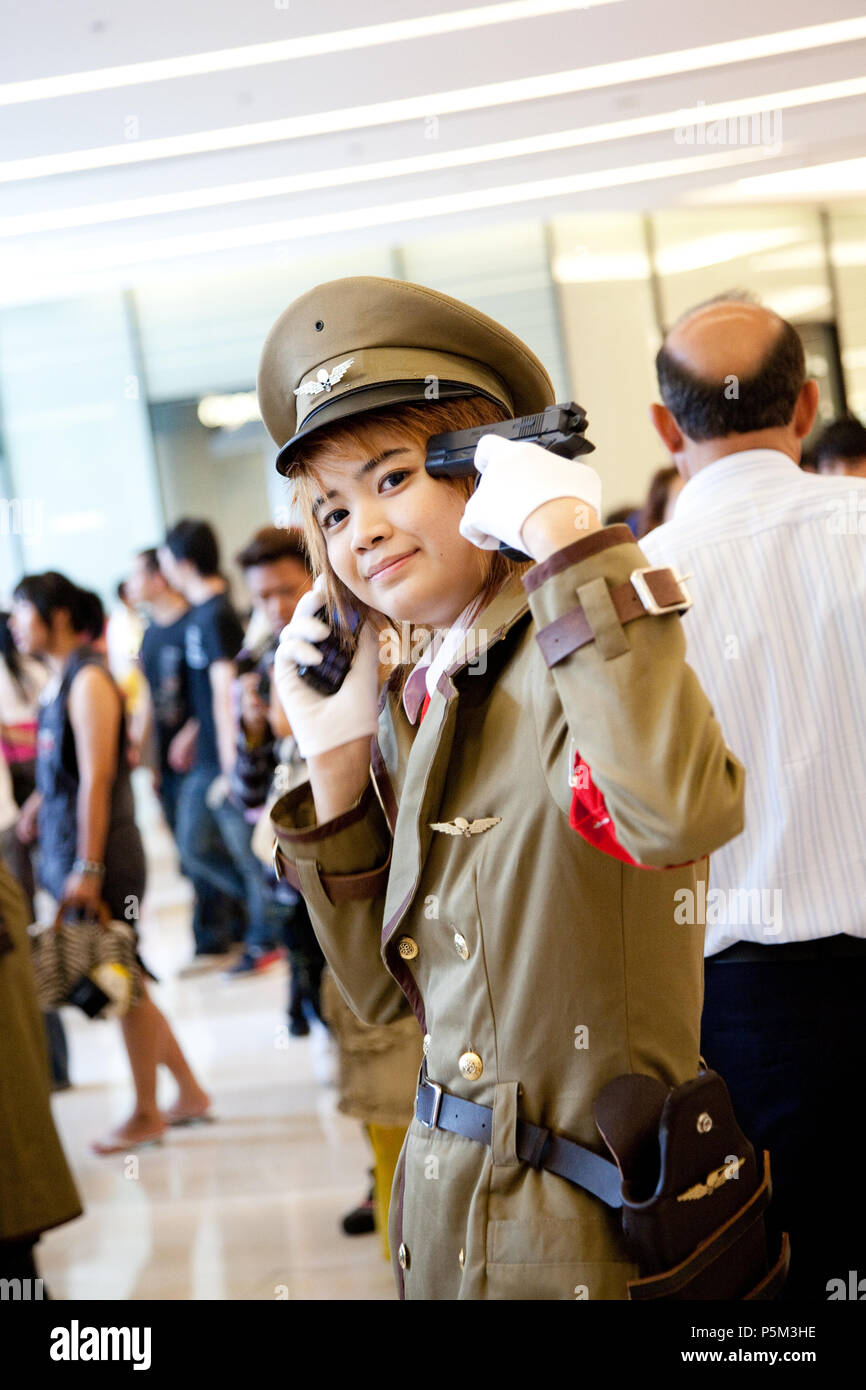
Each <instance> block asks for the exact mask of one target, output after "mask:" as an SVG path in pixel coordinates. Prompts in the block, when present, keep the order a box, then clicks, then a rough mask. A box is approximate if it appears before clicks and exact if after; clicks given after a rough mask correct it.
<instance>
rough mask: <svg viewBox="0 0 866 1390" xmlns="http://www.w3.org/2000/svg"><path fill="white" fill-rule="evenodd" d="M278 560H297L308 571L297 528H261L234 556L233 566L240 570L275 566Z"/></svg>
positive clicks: (302, 543)
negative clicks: (258, 566) (237, 566)
mask: <svg viewBox="0 0 866 1390" xmlns="http://www.w3.org/2000/svg"><path fill="white" fill-rule="evenodd" d="M279 560H298V561H299V562H300V564H302V565H303V566H304V569H306V570H309V569H310V557H309V555H308V553H307V547H306V545H305V543H304V533H303V531H302V530H301V529H300V527H299V526H263V527H262V529H261V530H260V531H256V534H255V535H254V536H253V538H252V540H250V541H248V542H247V544H246V545H245V546H244V548H243V550H239V551H238V553H237V555H236V556H235V564H236V565H239V566H240V568H241V569H242V570H251V569H255V567H256V566H257V565H275V564H276V563H277V561H279Z"/></svg>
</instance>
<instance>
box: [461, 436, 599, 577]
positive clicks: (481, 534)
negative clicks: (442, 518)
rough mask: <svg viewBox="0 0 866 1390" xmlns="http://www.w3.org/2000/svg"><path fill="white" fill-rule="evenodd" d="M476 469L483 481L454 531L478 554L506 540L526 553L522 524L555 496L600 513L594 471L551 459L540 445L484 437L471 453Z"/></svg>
mask: <svg viewBox="0 0 866 1390" xmlns="http://www.w3.org/2000/svg"><path fill="white" fill-rule="evenodd" d="M475 467H476V468H477V469H478V471H479V473H480V474H481V479H480V481H479V483H478V486H477V487H476V489H475V491H474V493H473V494H472V496H471V497H470V499H469V501H468V502H467V504H466V509H465V511H464V513H463V517H462V519H461V522H460V526H459V528H458V529H459V531H460V534H461V536H465V537H466V539H467V540H468V541H471V542H472V544H473V545H477V546H478V547H479V548H480V549H481V550H498V549H499V542H500V541H505V543H506V545H510V546H511V547H512V548H513V549H514V550H522V551H523V552H524V554H525V553H526V546H525V544H524V542H523V540H522V538H521V534H520V533H521V531H522V530H523V526H524V523H525V522H526V519H527V518H528V517H529V516H531V514H532V513H533V512H534V511H535V510H536V508H537V507H542V506H544V503H545V502H553V501H555V499H556V498H558V497H574V498H576V499H577V500H579V501H581V502H585V503H586V504H587V505H588V506H590V507H592V508H593V510H594V511H595V512H597V513H599V515H600V514H601V479H600V478H599V476H598V474H597V473H596V471H595V469H594V468H590V467H589V466H588V464H585V463H579V462H578V460H577V459H566V458H562V457H560V455H559V454H551V453H550V452H549V450H547V449H542V447H541V445H540V444H521V443H518V442H517V441H516V440H514V439H503V438H502V436H501V435H499V434H484V435H482V436H481V438H480V439H479V441H478V447H477V448H476V450H475Z"/></svg>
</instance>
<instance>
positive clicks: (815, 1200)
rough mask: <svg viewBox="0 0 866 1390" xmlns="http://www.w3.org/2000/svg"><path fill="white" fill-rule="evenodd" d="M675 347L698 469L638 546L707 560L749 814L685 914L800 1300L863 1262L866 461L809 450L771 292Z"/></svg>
mask: <svg viewBox="0 0 866 1390" xmlns="http://www.w3.org/2000/svg"><path fill="white" fill-rule="evenodd" d="M656 365H657V371H658V381H659V389H660V393H661V398H662V401H661V403H660V404H655V405H653V406H652V407H651V414H652V420H653V423H654V425H655V427H656V430H657V431H658V433H659V435H660V437H661V439H662V441H663V443H664V444H665V446H666V447H667V449H668V452H669V453H670V455H671V458H672V460H673V462H674V463H675V465H676V467H677V468H678V470H679V472H680V473H681V475H682V476H683V478H684V479H685V486H684V487H683V490H682V492H681V493H680V495H679V497H678V499H677V502H676V506H675V509H674V514H673V517H672V518H671V520H670V521H668V522H667V523H666V524H665V525H663V526H661V527H659V528H658V529H657V530H656V531H653V532H652V533H651V534H650V535H648V536H646V537H645V538H644V540H643V541H642V542H641V545H642V547H643V549H644V552H645V554H646V555H647V557H648V558H649V560H651V561H652V562H653V563H654V564H659V565H668V564H671V565H674V566H676V567H677V568H678V570H679V572H680V573H688V572H691V573H692V575H693V578H692V580H691V583H690V588H691V592H692V596H693V598H694V606H693V608H692V609H691V611H690V612H689V613H687V614H686V615H685V617H684V619H683V632H684V634H685V637H686V642H687V647H688V660H689V664H690V665H691V666H693V667H694V669H695V670H696V671H697V674H698V676H699V678H700V680H701V683H702V685H703V686H704V689H705V690H706V691H707V693H708V694H709V696H710V699H711V700H712V702H713V705H714V708H715V713H716V716H717V718H718V719H719V721H720V723H721V726H722V728H723V729H724V731H725V735H726V738H727V741H728V744H729V746H730V748H731V749H732V750H733V752H734V753H736V754H737V756H738V757H739V758H740V759H741V761H742V762H743V763H744V764H745V767H746V829H745V831H744V832H743V834H742V835H740V836H738V837H737V839H736V840H733V841H731V842H730V843H729V844H727V845H725V846H724V847H723V848H722V849H721V850H719V851H718V852H717V853H716V854H714V855H713V857H712V862H711V865H710V889H709V891H708V894H707V902H706V904H700V903H699V904H692V905H690V904H687V903H686V904H678V905H677V908H676V910H675V912H674V922H675V924H688V923H689V922H690V921H691V922H694V923H695V924H696V925H699V924H700V922H701V921H702V920H703V919H704V918H705V920H706V947H705V950H706V956H707V959H706V969H705V1000H704V1016H703V1026H702V1049H703V1055H704V1057H705V1058H706V1060H707V1062H708V1063H709V1065H710V1066H711V1067H714V1068H715V1069H716V1070H718V1071H719V1072H721V1074H722V1075H723V1076H724V1077H725V1079H726V1080H727V1082H728V1085H729V1087H730V1090H731V1094H732V1097H733V1101H734V1107H735V1109H736V1112H737V1115H738V1118H739V1120H740V1123H741V1125H742V1126H743V1129H744V1130H745V1132H746V1133H747V1134H748V1135H749V1137H750V1139H752V1141H753V1142H754V1143H755V1144H756V1145H757V1146H759V1147H760V1146H763V1147H765V1148H768V1149H769V1150H770V1153H771V1159H772V1168H773V1186H774V1192H775V1197H774V1211H773V1213H772V1216H773V1220H774V1222H775V1224H776V1227H777V1230H779V1229H786V1230H787V1231H789V1233H790V1237H791V1246H792V1260H791V1275H790V1279H789V1281H788V1286H787V1290H786V1298H788V1299H790V1300H791V1301H815V1300H817V1301H825V1300H827V1299H829V1298H834V1297H840V1298H841V1297H846V1296H847V1295H846V1293H845V1292H840V1291H839V1290H840V1289H842V1288H843V1287H844V1288H845V1289H846V1290H847V1289H848V1288H849V1286H850V1283H849V1273H850V1271H852V1270H859V1271H860V1274H862V1275H866V1222H864V1211H866V1204H864V1202H863V1200H862V1198H861V1197H860V1195H859V1181H858V1179H859V1173H860V1168H861V1164H860V1161H859V1149H857V1148H855V1139H854V1134H853V1130H852V1127H851V1119H852V1116H854V1115H856V1116H857V1118H859V1106H860V1100H859V1097H860V1095H861V1093H862V1089H863V1075H864V1061H866V1058H864V1052H866V1048H864V1043H863V1022H862V1020H863V1007H864V1000H866V940H864V934H866V701H864V699H863V686H864V681H863V676H864V665H866V663H864V645H866V637H864V634H866V627H864V620H863V615H864V613H866V480H857V479H853V478H826V477H817V476H815V475H814V474H807V473H803V472H802V471H801V470H800V469H799V467H798V462H799V458H800V451H801V445H802V441H803V439H804V438H805V436H806V435H807V434H808V433H809V431H810V429H811V427H812V423H813V421H814V418H815V412H816V408H817V401H818V389H817V386H816V385H815V383H814V381H809V380H807V378H806V371H805V362H804V356H803V349H802V346H801V344H800V340H799V338H798V336H797V333H796V332H795V330H794V329H793V328H792V326H791V325H790V324H789V323H786V322H785V320H784V319H781V318H779V316H778V315H777V314H774V313H771V312H770V311H769V310H768V309H765V308H762V307H761V306H760V305H758V304H756V303H752V302H744V301H743V300H740V299H738V298H735V297H731V298H722V299H720V300H716V301H713V302H711V303H707V304H704V305H701V306H699V307H698V308H696V309H693V310H691V311H690V312H689V313H688V314H686V315H684V317H683V318H682V319H680V320H679V322H678V323H677V324H676V325H675V326H674V328H673V329H672V330H671V332H670V333H669V334H668V336H667V338H666V339H665V342H664V345H663V346H662V348H661V350H660V352H659V354H658V358H657V360H656ZM675 929H676V928H675ZM855 1098H856V1099H855ZM849 1171H850V1172H851V1174H852V1176H855V1175H856V1177H855V1183H854V1184H853V1185H852V1186H851V1187H850V1188H849V1187H848V1184H847V1183H846V1181H845V1178H846V1176H847V1174H848V1172H849ZM849 1191H850V1194H851V1199H850V1200H846V1198H847V1196H848V1193H849ZM831 1195H832V1197H834V1198H835V1200H828V1199H830V1198H831Z"/></svg>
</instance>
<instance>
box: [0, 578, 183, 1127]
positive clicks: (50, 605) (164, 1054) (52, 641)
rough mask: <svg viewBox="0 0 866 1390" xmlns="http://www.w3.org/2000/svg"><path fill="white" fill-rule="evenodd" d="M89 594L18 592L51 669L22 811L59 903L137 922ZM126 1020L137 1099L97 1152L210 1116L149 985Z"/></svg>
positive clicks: (111, 706)
mask: <svg viewBox="0 0 866 1390" xmlns="http://www.w3.org/2000/svg"><path fill="white" fill-rule="evenodd" d="M94 600H95V595H92V594H89V593H87V592H86V591H84V590H82V589H79V588H78V587H77V585H75V584H73V583H72V582H71V581H70V580H69V579H67V578H66V577H65V576H64V575H62V574H57V573H55V572H51V571H49V572H48V573H45V574H40V575H30V576H27V577H25V578H24V579H22V580H21V582H20V583H19V584H18V586H17V588H16V590H15V593H14V601H13V609H12V618H11V626H12V631H13V634H14V637H15V643H16V646H17V647H18V649H19V650H20V651H22V652H24V653H26V654H29V655H31V656H43V657H45V658H47V660H48V663H49V666H50V667H51V668H52V669H53V672H54V674H55V678H56V686H55V688H54V689H53V691H52V692H51V696H50V698H49V699H48V701H47V703H45V704H44V705H43V708H42V710H41V713H40V720H39V736H38V742H37V756H36V791H35V793H34V796H33V799H32V800H31V802H30V803H28V804H27V805H26V806H25V807H24V808H23V812H22V814H23V817H24V819H25V821H26V820H27V819H30V820H32V819H33V815H34V806H35V805H36V804H37V803H38V836H39V846H40V866H41V870H40V877H41V881H42V883H43V885H44V886H45V887H46V888H47V889H48V891H49V892H50V893H52V895H53V896H54V897H55V898H56V899H57V901H58V903H59V904H60V905H61V906H62V907H63V908H64V909H66V910H67V911H69V910H75V909H79V910H80V911H81V913H82V914H83V915H86V916H87V917H90V918H93V917H95V916H97V915H98V914H99V911H100V908H101V905H102V904H105V906H107V908H108V911H109V913H110V915H111V917H112V918H115V919H117V920H120V921H127V922H134V921H135V920H136V919H137V918H138V915H139V909H140V904H141V899H142V896H143V894H144V888H145V860H144V849H143V846H142V842H141V836H140V834H139V831H138V827H137V826H136V824H135V818H134V804H133V796H132V786H131V783H130V778H129V765H128V760H127V735H126V725H125V720H124V717H123V702H122V697H121V695H120V691H119V690H118V688H117V686H116V685H115V683H114V680H113V679H112V677H111V675H110V674H109V672H108V670H107V667H106V665H105V660H104V658H103V657H102V656H101V655H99V654H98V653H97V652H95V651H94V650H93V646H92V645H91V644H92V640H93V636H94V633H93V608H94ZM142 968H143V967H142ZM121 1028H122V1031H123V1038H124V1042H125V1044H126V1050H127V1053H128V1056H129V1063H130V1067H131V1070H132V1076H133V1083H134V1086H135V1107H134V1110H133V1112H132V1115H131V1116H130V1117H129V1119H128V1120H126V1121H125V1122H124V1123H123V1124H121V1125H120V1126H118V1128H117V1129H115V1130H114V1131H113V1132H112V1133H111V1134H109V1135H108V1136H107V1137H106V1138H105V1139H102V1140H100V1141H98V1142H97V1143H95V1144H94V1145H93V1148H94V1150H95V1152H97V1153H100V1154H110V1153H128V1152H129V1151H130V1150H131V1149H134V1148H135V1147H136V1146H138V1145H140V1144H145V1143H151V1142H154V1141H156V1140H159V1139H160V1138H161V1136H162V1134H163V1133H164V1131H165V1128H166V1125H168V1124H172V1123H178V1122H180V1121H182V1120H189V1119H191V1118H197V1117H200V1116H203V1115H204V1114H206V1112H207V1110H208V1107H209V1104H210V1099H209V1097H208V1095H207V1094H206V1092H205V1091H204V1090H203V1089H202V1087H201V1086H200V1085H199V1084H198V1082H197V1080H196V1079H195V1077H194V1076H193V1074H192V1072H191V1070H190V1068H189V1065H188V1063H187V1061H186V1059H185V1057H184V1055H183V1053H182V1052H181V1049H180V1046H179V1045H178V1042H177V1040H176V1038H175V1036H174V1034H173V1033H172V1031H171V1028H170V1027H169V1025H168V1023H167V1021H166V1019H165V1018H164V1016H163V1015H162V1013H161V1012H160V1011H159V1009H158V1008H157V1007H156V1005H155V1004H154V1002H153V1000H152V999H151V998H150V996H149V994H148V993H147V990H146V988H145V987H144V984H143V982H142V992H141V998H140V999H139V1001H138V1002H137V1003H136V1004H135V1005H134V1006H133V1007H132V1008H130V1009H129V1011H128V1012H127V1013H126V1014H124V1016H123V1018H122V1019H121ZM160 1064H163V1065H165V1066H167V1067H168V1069H169V1071H170V1072H171V1073H172V1075H173V1076H174V1078H175V1080H176V1081H177V1084H178V1088H179V1093H178V1098H177V1101H176V1102H175V1105H174V1106H173V1107H172V1108H171V1110H169V1111H168V1112H167V1113H166V1114H163V1113H162V1112H160V1110H159V1109H158V1107H157V1103H156V1069H157V1066H158V1065H160Z"/></svg>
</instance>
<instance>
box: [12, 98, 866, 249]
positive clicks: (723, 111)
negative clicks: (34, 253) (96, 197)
mask: <svg viewBox="0 0 866 1390" xmlns="http://www.w3.org/2000/svg"><path fill="white" fill-rule="evenodd" d="M864 95H866V78H862V77H854V78H849V79H846V80H843V81H839V82H825V83H821V84H819V85H817V86H815V87H796V88H792V89H790V90H788V91H784V92H768V93H765V94H764V95H763V96H754V97H743V98H741V99H738V100H736V101H724V102H716V103H715V104H713V105H707V106H699V107H695V106H691V107H681V108H680V109H679V110H676V111H665V112H661V113H660V114H658V115H654V116H634V117H630V118H628V119H627V120H622V121H609V122H607V123H605V124H603V125H594V126H581V127H577V128H576V129H574V130H562V131H553V132H550V133H549V134H545V135H531V136H523V137H521V138H519V139H515V140H502V141H497V142H495V143H493V144H488V145H473V146H471V147H467V148H465V149H459V150H445V151H442V152H437V153H433V154H427V155H412V156H410V157H408V158H404V159H388V160H379V161H376V162H373V163H370V164H351V165H348V166H345V167H343V168H339V169H324V170H323V169H316V170H313V171H311V172H309V173H305V174H288V175H285V176H281V177H278V178H271V179H257V180H252V181H248V182H246V183H235V184H223V185H221V186H217V187H212V188H204V189H198V190H193V191H184V192H182V193H157V194H150V195H147V196H144V197H140V198H127V199H120V200H117V201H114V202H108V203H93V204H88V205H85V206H83V207H77V208H74V207H73V208H57V209H54V210H51V211H48V212H35V213H19V214H16V215H13V216H11V217H4V218H0V237H11V236H24V235H32V234H33V233H39V232H51V231H67V230H70V229H71V228H75V227H89V226H97V225H100V224H104V223H109V222H121V221H127V220H130V219H135V218H139V217H153V216H160V215H165V214H169V213H178V212H194V211H198V210H201V209H203V208H211V207H221V206H228V205H230V204H237V203H245V202H253V201H256V200H258V199H264V198H274V197H285V196H291V195H292V194H296V193H308V192H311V191H314V190H321V189H328V188H341V187H345V186H346V185H348V184H360V183H371V182H374V181H376V180H379V179H390V178H398V177H409V176H411V175H414V174H429V173H436V172H440V171H442V170H446V169H457V168H465V167H466V166H467V165H474V164H484V163H489V162H493V161H496V160H502V159H516V158H521V157H526V156H528V155H538V154H547V153H552V152H554V151H557V150H566V149H575V148H578V147H581V146H583V147H587V146H592V145H596V144H602V143H605V142H608V141H612V140H620V139H628V138H633V137H635V136H641V135H653V134H660V133H663V132H664V131H666V130H676V129H677V128H680V127H684V126H686V125H689V124H697V123H702V124H710V123H711V122H714V121H722V120H731V119H736V118H737V117H739V116H748V115H754V114H756V113H761V112H767V111H774V110H779V111H782V110H789V109H791V108H792V107H798V106H809V105H815V104H818V103H820V102H828V101H843V100H846V99H848V98H851V97H859V96H864Z"/></svg>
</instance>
